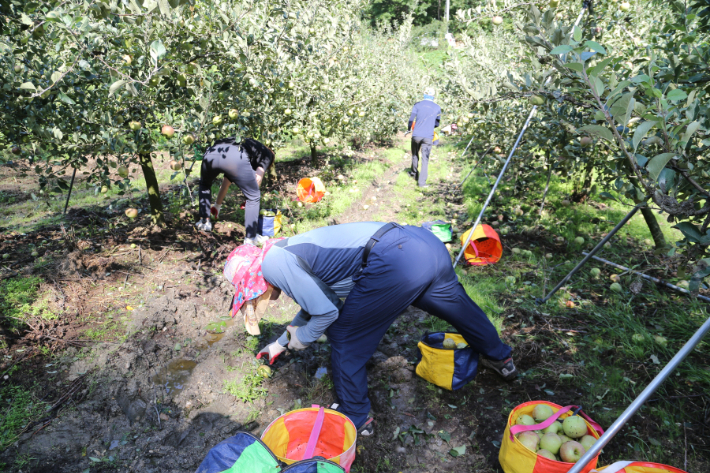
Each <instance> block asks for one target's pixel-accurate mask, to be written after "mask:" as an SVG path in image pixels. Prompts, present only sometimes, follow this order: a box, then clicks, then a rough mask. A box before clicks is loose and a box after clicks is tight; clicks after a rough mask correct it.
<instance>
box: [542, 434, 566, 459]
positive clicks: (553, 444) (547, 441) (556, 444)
mask: <svg viewBox="0 0 710 473" xmlns="http://www.w3.org/2000/svg"><path fill="white" fill-rule="evenodd" d="M561 446H562V439H561V438H560V436H559V435H557V434H552V433H549V434H545V435H543V436H542V438H541V439H540V448H543V449H545V450H547V451H548V452H550V453H552V454H553V455H557V452H559V451H560V447H561Z"/></svg>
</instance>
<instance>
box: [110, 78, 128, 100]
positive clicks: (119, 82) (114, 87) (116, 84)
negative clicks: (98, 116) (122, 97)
mask: <svg viewBox="0 0 710 473" xmlns="http://www.w3.org/2000/svg"><path fill="white" fill-rule="evenodd" d="M125 83H126V81H125V80H123V79H119V80H117V81H116V82H114V83H113V84H111V87H109V88H108V94H109V96H111V95H113V94H114V93H115V92H116V91H117V90H118V89H120V88H121V87H123V85H124V84H125Z"/></svg>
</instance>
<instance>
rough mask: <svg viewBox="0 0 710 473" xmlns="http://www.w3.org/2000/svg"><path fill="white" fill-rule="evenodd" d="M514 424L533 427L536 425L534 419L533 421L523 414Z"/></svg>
mask: <svg viewBox="0 0 710 473" xmlns="http://www.w3.org/2000/svg"><path fill="white" fill-rule="evenodd" d="M515 423H516V424H517V425H535V424H536V422H535V419H533V418H532V417H530V416H529V415H527V414H523V415H521V416H520V417H518V419H517V420H516V421H515Z"/></svg>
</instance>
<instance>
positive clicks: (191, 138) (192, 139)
mask: <svg viewBox="0 0 710 473" xmlns="http://www.w3.org/2000/svg"><path fill="white" fill-rule="evenodd" d="M182 142H183V143H185V144H186V145H188V146H190V145H191V144H192V143H194V142H195V136H194V135H193V134H192V133H188V134H187V135H185V136H183V137H182Z"/></svg>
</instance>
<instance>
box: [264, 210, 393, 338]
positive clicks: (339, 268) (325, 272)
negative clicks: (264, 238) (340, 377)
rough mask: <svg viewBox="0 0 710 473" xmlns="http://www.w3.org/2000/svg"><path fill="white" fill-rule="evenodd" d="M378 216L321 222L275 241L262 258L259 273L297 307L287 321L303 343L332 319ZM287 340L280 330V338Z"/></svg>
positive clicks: (349, 286) (376, 227)
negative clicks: (369, 219) (330, 223)
mask: <svg viewBox="0 0 710 473" xmlns="http://www.w3.org/2000/svg"><path fill="white" fill-rule="evenodd" d="M382 225H385V224H384V223H382V222H356V223H345V224H342V225H333V226H329V227H321V228H317V229H315V230H311V231H309V232H306V233H301V234H300V235H296V236H293V237H290V238H287V239H285V240H281V241H279V242H277V243H276V244H274V246H273V247H271V249H270V250H269V252H268V253H267V254H266V257H265V258H264V262H263V263H262V265H261V270H262V272H263V275H264V279H266V281H268V282H269V284H271V285H272V286H274V287H277V288H279V289H281V290H282V291H283V292H285V293H286V294H287V295H288V296H289V297H291V298H292V299H293V300H294V301H296V303H297V304H298V305H300V306H301V310H300V311H299V312H298V314H296V317H295V318H294V319H293V322H291V325H293V326H296V327H300V328H299V329H298V330H297V331H296V335H297V336H298V339H299V340H300V341H301V342H303V343H313V342H314V341H316V340H318V338H319V337H320V336H321V335H322V334H323V332H325V330H326V329H327V328H328V327H329V326H330V324H332V323H333V322H335V320H336V319H337V318H338V315H339V313H340V309H341V308H342V306H343V302H342V301H341V300H340V298H345V297H347V295H348V293H349V292H350V290H351V289H352V288H353V286H354V284H355V283H354V282H353V280H352V277H353V276H354V275H355V274H356V273H357V272H358V271H360V270H361V269H362V254H363V251H364V250H365V245H366V244H367V242H368V241H370V237H371V236H372V235H374V234H375V233H376V232H377V230H379V229H380V227H381V226H382ZM279 343H280V344H281V345H282V346H286V345H288V339H287V338H286V334H285V333H284V334H283V335H282V336H281V338H279Z"/></svg>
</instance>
